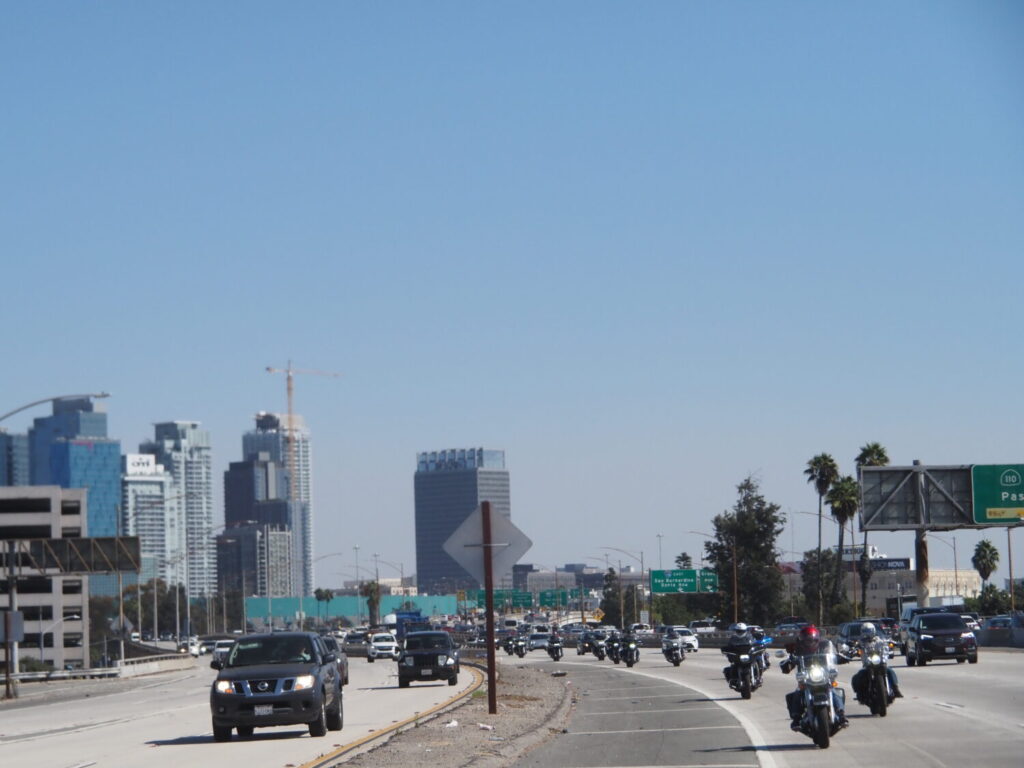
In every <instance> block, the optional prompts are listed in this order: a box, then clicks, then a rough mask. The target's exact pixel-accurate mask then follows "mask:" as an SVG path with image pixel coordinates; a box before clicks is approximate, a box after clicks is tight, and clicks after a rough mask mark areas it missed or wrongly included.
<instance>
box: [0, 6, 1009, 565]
mask: <svg viewBox="0 0 1024 768" xmlns="http://www.w3.org/2000/svg"><path fill="white" fill-rule="evenodd" d="M0 18H2V23H0V97H2V100H3V102H2V103H3V104H4V112H5V117H4V119H3V120H0V142H2V146H3V161H2V162H3V173H2V175H0V232H2V235H0V238H2V240H0V242H2V243H3V251H2V252H3V268H2V272H0V288H2V290H0V321H2V323H3V326H4V327H5V328H6V329H7V330H8V332H7V333H6V334H5V338H4V343H3V355H2V358H0V367H2V368H3V369H4V374H5V375H3V376H2V378H0V410H7V407H6V406H4V405H2V404H9V405H10V407H12V408H13V407H16V406H17V405H20V404H22V403H25V402H28V401H31V400H35V399H38V398H40V397H45V396H49V395H53V394H59V393H64V392H77V391H80V390H81V391H93V390H108V391H110V392H112V393H113V395H114V396H113V397H112V398H110V400H108V401H107V404H108V409H109V411H110V414H111V431H112V434H113V435H114V436H116V437H119V438H120V439H121V440H122V441H123V442H124V445H125V446H126V447H127V448H131V449H134V448H135V447H137V444H138V442H139V441H141V440H142V439H145V438H146V437H148V436H149V435H150V434H151V427H150V426H149V425H150V424H151V423H153V422H156V421H163V420H169V419H198V420H201V421H202V422H203V423H204V425H206V426H207V427H208V428H209V429H210V430H211V431H212V433H213V440H214V449H215V461H216V465H217V469H218V472H219V471H221V470H223V469H224V468H226V466H227V463H228V462H229V461H232V460H237V459H239V458H241V457H240V452H241V438H240V435H241V433H242V432H243V431H244V430H246V429H248V428H249V425H250V424H251V419H252V414H253V413H254V412H255V411H257V410H284V407H285V399H284V382H283V381H282V377H279V376H271V375H270V374H268V373H266V372H264V367H265V366H267V365H274V366H279V367H283V366H284V365H285V364H286V363H287V361H288V360H289V359H292V360H294V361H295V364H296V366H298V367H303V368H316V369H324V370H332V371H340V372H342V373H343V374H344V376H343V378H341V379H337V380H335V379H326V378H318V377H303V378H299V379H298V380H297V384H296V410H297V411H298V412H299V413H302V414H303V415H304V416H305V417H306V419H307V421H308V423H309V424H310V427H311V429H312V431H313V439H314V446H315V448H314V450H315V462H316V463H315V473H316V474H315V485H314V494H315V499H316V514H317V521H316V525H317V531H318V536H319V539H318V542H317V545H316V549H317V554H326V553H330V552H337V551H343V552H345V553H346V555H345V556H344V557H342V558H333V559H329V560H325V561H324V562H323V563H322V564H318V571H317V581H318V583H322V584H331V583H334V582H336V581H339V580H340V578H341V577H339V576H338V575H337V574H339V573H341V572H342V571H343V570H344V569H346V568H351V567H352V565H353V563H352V560H353V559H354V558H353V556H352V550H351V546H352V544H356V543H357V544H359V545H360V547H361V552H363V553H370V552H374V551H376V552H379V553H380V555H381V557H383V558H385V559H387V560H390V561H394V562H399V561H401V562H402V563H403V564H404V565H405V570H406V571H407V572H409V571H412V570H414V565H413V563H414V545H413V532H412V520H413V515H412V504H413V496H412V474H413V471H414V469H415V454H416V452H417V451H420V450H430V449H440V448H450V447H470V446H478V445H482V446H485V447H488V448H501V449H504V450H505V451H506V452H507V462H508V467H509V469H510V471H511V477H512V504H513V519H514V520H515V521H516V522H517V524H518V525H519V526H520V527H521V528H523V530H524V531H525V532H526V533H527V534H528V535H529V536H530V537H531V538H532V539H533V540H534V542H535V544H534V549H533V550H532V551H531V552H530V553H528V555H527V557H526V558H525V559H526V560H533V561H536V562H539V563H544V564H548V565H553V564H555V563H556V562H557V563H563V562H579V561H582V560H585V559H586V558H588V557H590V558H601V557H603V556H604V552H605V550H602V549H601V547H603V546H616V547H622V548H625V549H629V550H632V551H640V550H643V551H644V552H645V553H646V556H647V559H648V562H653V561H654V560H656V557H657V555H656V553H657V548H658V539H657V534H659V533H661V534H663V539H662V548H663V559H664V562H665V564H666V565H668V563H669V562H670V561H671V557H672V556H673V555H674V554H675V553H677V552H679V551H681V550H687V551H689V552H691V553H696V552H697V551H698V550H699V548H700V546H701V539H700V538H699V537H696V536H693V535H691V534H688V533H686V532H687V531H689V530H693V529H697V530H708V528H709V527H710V523H709V520H710V518H711V517H712V516H713V515H714V514H716V513H718V512H720V511H722V510H723V509H725V508H727V507H729V506H731V504H732V503H733V501H734V499H735V486H736V485H737V484H738V483H739V482H740V481H741V480H742V479H743V477H744V476H746V475H747V474H748V473H754V474H755V475H756V476H757V477H758V478H759V480H760V482H761V485H762V490H763V492H764V493H765V495H766V496H767V497H768V498H769V499H770V500H772V501H775V502H777V503H779V504H780V505H782V507H783V509H786V510H802V511H808V510H814V509H815V508H816V497H815V495H814V493H813V491H812V490H811V488H810V487H809V486H808V485H807V484H806V482H805V481H804V477H803V475H802V470H803V468H804V466H805V464H806V461H807V459H809V458H810V457H811V456H813V455H814V454H817V453H820V452H822V451H827V452H830V453H832V454H833V455H834V456H835V457H836V459H837V460H838V461H839V462H840V465H841V468H842V469H843V470H844V471H845V472H852V471H853V469H854V468H853V457H854V456H855V455H856V453H857V450H858V449H859V447H860V446H861V445H863V444H864V443H865V442H868V441H879V442H881V443H882V444H883V445H885V446H886V447H887V448H888V451H889V454H890V456H891V458H892V460H893V463H894V464H909V463H910V462H911V461H912V460H913V459H920V460H922V461H923V462H924V463H926V464H969V463H1003V462H1024V453H1022V448H1021V444H1020V443H1021V441H1020V418H1019V414H1018V410H1019V409H1018V407H1017V402H1018V399H1019V390H1020V387H1019V383H1018V382H1019V381H1020V379H1021V376H1022V373H1024V365H1022V356H1021V355H1020V353H1019V351H1018V348H1017V344H1016V334H1017V332H1018V331H1019V329H1020V327H1021V323H1020V319H1019V309H1018V307H1019V304H1020V302H1019V295H1018V294H1019V287H1018V284H1019V283H1020V278H1021V277H1022V262H1021V258H1020V257H1021V253H1022V245H1024V182H1022V179H1024V141H1022V140H1021V137H1022V136H1024V8H1022V7H1021V5H1020V4H1018V3H1012V2H1002V3H1001V2H990V3H983V4H982V3H970V4H967V3H956V2H929V3H900V4H897V5H894V4H891V3H860V4H856V5H855V6H854V5H849V6H845V7H843V6H840V5H838V4H824V5H823V4H820V3H811V2H805V3H803V2H802V3H776V4H771V5H766V4H759V3H739V2H732V3H692V2H691V3H655V2H647V3H639V4H635V3H630V4H612V3H595V2H587V3H568V2H565V3H515V4H495V3H491V4H480V3H468V2H466V3H392V4H387V5H385V4H379V3H312V2H311V3H304V4H302V5H301V6H288V5H284V4H276V3H245V4H242V3H232V4H228V3H205V2H204V3H198V2H197V3H175V4H160V3H134V2H133V3H115V2H110V3H104V4H100V5H97V4H80V3H32V4H8V5H7V6H6V7H5V8H4V9H3V11H2V14H0ZM43 413H45V410H42V411H39V412H34V413H32V414H25V415H22V416H19V417H16V418H15V419H12V420H10V421H9V422H8V423H7V424H6V426H8V427H9V428H14V429H23V428H24V427H25V426H27V424H28V423H29V421H30V418H31V416H32V415H42V414H43ZM19 419H20V420H19ZM793 517H794V519H795V522H794V530H793V532H792V533H789V532H787V534H786V535H785V536H784V537H783V541H782V544H783V545H784V546H785V547H787V548H788V547H790V546H792V547H793V548H795V549H797V550H803V549H806V548H809V547H811V546H813V544H814V542H815V538H816V527H815V523H814V520H813V519H812V518H810V517H806V516H803V515H794V516H793ZM826 530H827V531H833V530H834V528H833V527H830V526H827V527H826ZM981 535H983V534H978V533H977V532H962V533H960V534H958V537H957V539H958V546H959V551H960V567H961V568H966V567H969V565H968V560H969V553H970V551H971V550H972V549H973V546H974V543H975V542H976V541H977V540H978V539H979V538H980V537H981ZM987 535H989V537H990V538H992V540H993V542H994V543H995V544H996V546H997V547H998V548H999V549H1000V551H1001V553H1002V555H1003V562H1004V564H1005V560H1006V557H1005V541H1006V537H1005V535H1004V534H1003V533H1002V532H1001V531H991V532H989V533H988V534H987ZM878 543H879V544H880V545H881V546H882V549H883V550H884V551H886V552H887V553H888V554H889V555H891V556H909V555H910V554H911V550H912V537H911V536H910V535H909V534H900V535H886V536H879V537H878ZM1019 546H1021V547H1022V550H1021V551H1024V540H1021V543H1020V545H1019ZM932 558H933V567H936V566H940V567H941V566H943V565H949V566H951V565H952V558H951V552H950V551H948V550H947V548H946V547H944V546H942V545H935V546H933V548H932ZM364 564H365V560H364ZM1001 575H1005V568H1003V569H1002V573H1001Z"/></svg>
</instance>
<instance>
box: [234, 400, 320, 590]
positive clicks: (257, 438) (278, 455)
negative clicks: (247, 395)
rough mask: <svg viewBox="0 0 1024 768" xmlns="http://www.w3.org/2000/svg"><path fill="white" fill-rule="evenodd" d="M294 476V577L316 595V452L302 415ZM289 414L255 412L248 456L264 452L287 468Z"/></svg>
mask: <svg viewBox="0 0 1024 768" xmlns="http://www.w3.org/2000/svg"><path fill="white" fill-rule="evenodd" d="M294 418H295V429H294V435H295V478H294V479H293V480H291V481H289V482H290V483H291V486H292V488H293V489H294V490H293V491H292V492H291V493H290V495H289V497H288V498H289V501H290V502H291V504H292V548H293V556H292V563H293V569H294V574H293V577H292V578H293V580H294V583H295V585H296V587H297V588H299V589H301V591H302V594H303V595H312V594H313V455H312V446H311V445H310V440H309V430H308V429H307V428H306V424H305V422H304V421H303V419H302V417H301V416H298V415H296V416H295V417H294ZM287 423H288V416H287V414H282V413H267V412H265V411H260V412H259V413H257V414H256V429H255V430H253V431H251V432H246V433H245V434H244V435H242V454H243V457H244V458H246V459H249V458H251V457H252V456H254V455H256V454H258V453H260V452H261V451H262V452H266V453H268V454H269V455H270V459H271V461H275V462H277V463H278V464H279V465H280V466H282V467H286V468H288V442H287V430H286V429H285V426H286V425H287Z"/></svg>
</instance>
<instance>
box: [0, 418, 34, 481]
mask: <svg viewBox="0 0 1024 768" xmlns="http://www.w3.org/2000/svg"><path fill="white" fill-rule="evenodd" d="M31 484H32V482H31V475H30V473H29V453H28V435H19V434H15V433H9V432H5V431H4V430H2V429H0V486H2V485H31Z"/></svg>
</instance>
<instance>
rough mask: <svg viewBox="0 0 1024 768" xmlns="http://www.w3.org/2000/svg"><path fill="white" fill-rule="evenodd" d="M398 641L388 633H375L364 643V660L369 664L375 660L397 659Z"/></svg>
mask: <svg viewBox="0 0 1024 768" xmlns="http://www.w3.org/2000/svg"><path fill="white" fill-rule="evenodd" d="M398 654H399V648H398V641H397V640H395V636H394V635H392V634H391V633H390V632H377V633H376V634H373V635H370V639H369V640H367V642H366V660H367V661H368V662H370V663H371V664H372V663H373V662H374V661H376V660H377V659H396V660H397V659H398Z"/></svg>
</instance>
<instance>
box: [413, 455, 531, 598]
mask: <svg viewBox="0 0 1024 768" xmlns="http://www.w3.org/2000/svg"><path fill="white" fill-rule="evenodd" d="M413 485H414V489H415V505H416V576H417V584H418V586H419V591H420V593H421V594H422V593H424V592H431V593H434V594H437V593H450V592H453V591H455V590H458V589H467V588H468V589H473V588H476V587H478V586H479V585H478V582H477V581H476V579H475V578H473V577H472V576H471V575H470V574H469V573H468V572H467V571H466V570H465V569H464V568H463V567H462V566H461V565H459V564H458V563H456V562H455V561H454V560H453V559H452V558H451V557H450V556H449V555H448V553H447V552H445V551H444V549H443V546H444V543H445V541H447V540H448V537H449V536H451V535H452V533H454V532H455V529H456V528H458V527H459V526H460V525H462V523H463V522H464V521H465V520H466V518H467V517H469V515H470V514H471V513H472V512H473V511H474V510H475V509H477V507H478V506H479V505H480V502H483V501H489V502H491V511H492V512H493V513H494V514H498V515H504V516H505V517H506V518H511V517H512V505H511V500H510V496H509V475H508V471H507V470H506V469H505V452H504V451H485V450H484V449H483V448H470V449H453V450H446V451H431V452H427V453H420V454H417V457H416V474H415V476H414V483H413ZM495 579H496V580H498V582H499V583H500V582H501V581H502V580H503V579H507V580H508V583H509V584H511V573H509V574H495Z"/></svg>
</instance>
